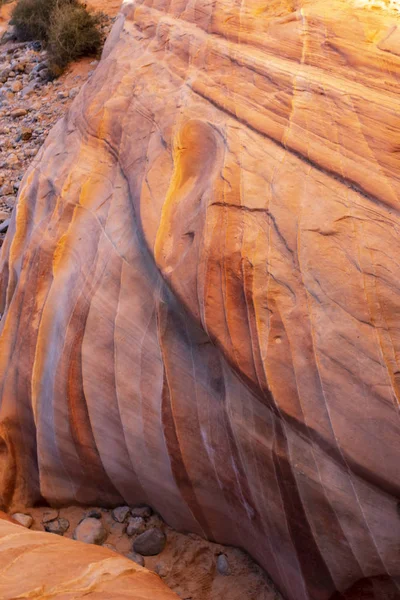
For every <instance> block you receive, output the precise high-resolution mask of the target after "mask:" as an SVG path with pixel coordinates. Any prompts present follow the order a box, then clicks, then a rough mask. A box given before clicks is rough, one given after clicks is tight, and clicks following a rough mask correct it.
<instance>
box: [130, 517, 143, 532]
mask: <svg viewBox="0 0 400 600" xmlns="http://www.w3.org/2000/svg"><path fill="white" fill-rule="evenodd" d="M145 530H146V522H145V520H144V519H142V517H131V518H130V519H129V521H128V526H127V528H126V533H127V534H128V535H138V534H139V533H143V532H144V531H145Z"/></svg>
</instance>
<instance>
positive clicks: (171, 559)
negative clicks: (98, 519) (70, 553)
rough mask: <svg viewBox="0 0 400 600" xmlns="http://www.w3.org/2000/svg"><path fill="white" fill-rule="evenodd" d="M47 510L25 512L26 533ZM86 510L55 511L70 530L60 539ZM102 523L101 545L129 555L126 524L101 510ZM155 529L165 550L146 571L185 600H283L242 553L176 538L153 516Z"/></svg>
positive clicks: (150, 560)
mask: <svg viewBox="0 0 400 600" xmlns="http://www.w3.org/2000/svg"><path fill="white" fill-rule="evenodd" d="M48 510H49V508H48V507H37V508H30V509H26V510H24V513H26V514H30V515H32V517H33V525H32V527H31V529H33V530H36V531H43V530H44V526H43V524H42V520H43V514H44V513H45V512H46V511H48ZM89 512H90V508H87V507H85V508H82V507H79V506H70V507H67V508H61V509H60V510H59V517H63V518H66V519H68V521H69V523H70V526H69V529H68V530H67V531H66V533H65V534H64V537H67V538H72V536H73V532H74V530H75V528H76V526H77V525H78V523H79V522H80V520H81V519H82V518H83V517H84V516H85V515H87V514H88V513H89ZM101 513H102V522H103V525H104V526H105V528H106V529H107V532H108V535H107V539H106V540H105V543H106V544H110V545H112V546H114V548H115V550H116V551H117V552H118V553H120V554H124V555H126V554H128V553H129V552H131V551H132V546H133V540H134V537H129V536H128V535H127V534H126V533H125V528H126V523H117V522H116V521H115V520H114V519H113V517H112V514H111V513H112V511H111V510H108V509H101ZM148 525H149V526H150V525H154V526H157V527H160V528H161V529H162V530H163V531H164V532H165V534H166V536H167V544H166V547H165V549H164V550H163V551H162V552H161V553H160V554H159V555H157V556H146V557H144V561H145V567H146V568H147V569H150V570H151V571H155V572H156V573H158V574H159V575H160V577H161V578H162V579H163V581H164V582H165V583H166V584H167V585H168V586H169V587H170V588H171V589H172V590H173V591H174V592H176V593H177V594H178V595H179V596H180V597H181V598H183V599H185V600H222V599H223V600H282V596H281V595H280V594H279V593H278V592H277V591H276V589H275V587H274V585H273V584H272V582H271V580H270V579H269V578H268V576H267V575H266V574H265V572H264V571H263V570H262V569H261V568H260V567H258V566H257V565H256V564H255V563H254V562H253V561H252V560H251V559H250V558H249V556H248V555H247V554H245V553H244V552H242V551H241V550H239V549H237V548H231V547H227V546H222V545H220V544H213V543H211V542H208V541H205V540H203V539H202V538H200V537H199V536H197V535H194V534H183V533H179V532H177V531H175V530H173V529H171V528H170V527H168V526H167V525H166V524H165V523H163V522H162V520H161V519H160V518H159V517H158V516H157V515H153V516H152V517H151V518H150V522H149V524H148ZM221 553H223V554H225V555H226V557H227V561H228V564H229V569H230V574H229V575H221V574H219V573H218V571H217V567H216V563H217V557H218V556H219V555H220V554H221Z"/></svg>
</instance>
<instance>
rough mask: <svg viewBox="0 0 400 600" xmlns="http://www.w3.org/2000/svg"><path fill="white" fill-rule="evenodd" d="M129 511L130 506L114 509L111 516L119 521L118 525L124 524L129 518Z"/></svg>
mask: <svg viewBox="0 0 400 600" xmlns="http://www.w3.org/2000/svg"><path fill="white" fill-rule="evenodd" d="M129 511H130V508H129V506H118V507H117V508H114V510H113V511H112V513H111V515H112V518H113V519H114V521H117V523H123V522H124V521H125V519H126V518H127V516H128V514H129Z"/></svg>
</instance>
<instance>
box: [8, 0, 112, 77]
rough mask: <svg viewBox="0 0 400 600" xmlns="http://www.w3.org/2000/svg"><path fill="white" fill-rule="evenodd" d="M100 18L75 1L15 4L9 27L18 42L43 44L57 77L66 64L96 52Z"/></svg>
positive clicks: (29, 0) (40, 0)
mask: <svg viewBox="0 0 400 600" xmlns="http://www.w3.org/2000/svg"><path fill="white" fill-rule="evenodd" d="M1 1H2V0H0V2H1ZM102 18H103V17H102V15H100V14H97V13H90V12H89V11H88V10H87V9H86V7H85V6H84V5H83V4H81V3H80V2H79V1H78V0H18V2H17V4H16V6H15V8H14V11H13V14H12V19H11V24H12V25H14V30H15V34H16V36H17V38H18V39H19V40H21V41H27V40H41V41H42V42H44V44H45V47H46V48H47V50H48V55H49V64H50V70H51V72H52V74H53V76H57V75H59V74H60V73H62V71H63V70H64V69H65V67H66V66H67V65H68V63H69V62H71V61H73V60H76V59H77V58H80V57H81V56H86V55H91V54H96V53H97V52H98V51H99V49H100V47H101V45H102V41H103V40H102V35H101V33H100V31H99V28H98V25H99V24H100V23H101V20H102Z"/></svg>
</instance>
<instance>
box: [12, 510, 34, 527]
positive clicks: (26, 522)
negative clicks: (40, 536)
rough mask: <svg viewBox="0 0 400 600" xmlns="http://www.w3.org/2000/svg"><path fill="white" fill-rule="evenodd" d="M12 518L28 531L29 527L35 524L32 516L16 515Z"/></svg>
mask: <svg viewBox="0 0 400 600" xmlns="http://www.w3.org/2000/svg"><path fill="white" fill-rule="evenodd" d="M11 516H12V518H13V519H14V521H17V523H19V524H20V525H22V526H23V527H26V528H27V529H29V527H30V526H31V525H32V523H33V519H32V517H31V515H25V514H24V513H14V514H13V515H11Z"/></svg>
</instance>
